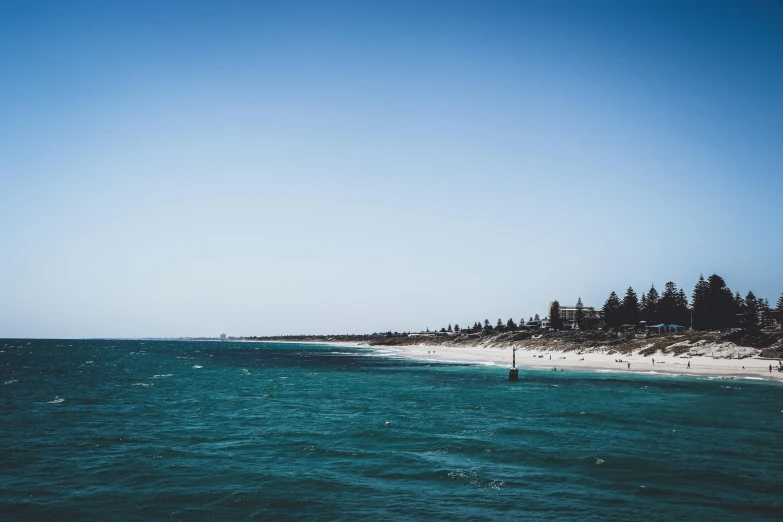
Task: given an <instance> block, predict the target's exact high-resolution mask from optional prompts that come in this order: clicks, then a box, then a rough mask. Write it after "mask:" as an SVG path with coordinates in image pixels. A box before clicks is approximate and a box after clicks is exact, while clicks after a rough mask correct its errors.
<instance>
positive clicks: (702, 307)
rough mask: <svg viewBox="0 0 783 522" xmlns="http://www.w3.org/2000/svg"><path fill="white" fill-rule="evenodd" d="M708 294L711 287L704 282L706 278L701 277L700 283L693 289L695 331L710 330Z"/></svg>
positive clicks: (692, 306)
mask: <svg viewBox="0 0 783 522" xmlns="http://www.w3.org/2000/svg"><path fill="white" fill-rule="evenodd" d="M708 293H709V285H708V284H707V281H705V280H704V276H703V275H700V276H699V281H698V282H697V283H696V286H695V287H694V288H693V296H692V301H691V310H692V312H693V329H694V330H706V329H708V328H709V310H708V309H707V301H708V296H707V294H708Z"/></svg>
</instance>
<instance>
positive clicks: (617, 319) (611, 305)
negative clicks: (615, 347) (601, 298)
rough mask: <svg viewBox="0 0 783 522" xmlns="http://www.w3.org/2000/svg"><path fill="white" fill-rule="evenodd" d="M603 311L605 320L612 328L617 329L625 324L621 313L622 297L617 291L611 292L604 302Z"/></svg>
mask: <svg viewBox="0 0 783 522" xmlns="http://www.w3.org/2000/svg"><path fill="white" fill-rule="evenodd" d="M601 311H602V312H603V316H604V322H605V323H606V325H607V326H609V327H610V328H613V329H615V330H617V328H619V327H620V325H621V324H623V322H622V317H621V315H620V298H619V297H617V294H616V293H615V292H612V293H611V294H609V298H608V299H607V300H606V302H605V303H604V306H603V308H601Z"/></svg>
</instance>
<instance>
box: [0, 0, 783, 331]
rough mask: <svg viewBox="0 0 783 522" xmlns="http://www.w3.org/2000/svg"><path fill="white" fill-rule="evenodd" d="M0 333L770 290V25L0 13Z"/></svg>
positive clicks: (778, 17) (776, 37)
mask: <svg viewBox="0 0 783 522" xmlns="http://www.w3.org/2000/svg"><path fill="white" fill-rule="evenodd" d="M0 195H2V205H1V206H0V223H2V227H0V336H5V337H10V336H34V337H82V336H87V337H93V336H95V337H97V336H180V335H217V334H219V333H221V332H226V333H228V334H232V335H252V334H283V333H316V332H329V333H346V332H372V331H376V330H384V331H385V330H389V329H392V330H418V329H423V328H425V327H430V328H434V327H440V326H445V325H446V324H447V323H449V322H451V323H459V324H462V325H465V324H472V323H473V322H474V321H476V320H483V319H485V318H489V319H490V321H492V322H495V321H496V320H497V318H498V317H502V318H503V320H507V319H508V318H509V317H513V318H514V319H515V320H518V319H519V318H520V317H522V316H525V317H527V316H530V315H533V314H535V313H541V314H545V313H546V307H547V305H548V302H549V301H550V300H552V299H559V300H560V301H561V302H562V303H564V304H565V303H573V302H575V301H576V299H577V297H578V296H581V297H582V299H583V300H584V301H585V304H588V305H596V306H600V305H601V304H602V303H603V301H604V300H605V299H606V296H607V295H608V293H609V292H610V291H611V290H617V291H618V292H621V291H623V290H624V289H625V288H626V287H627V286H628V285H633V286H634V288H635V289H636V290H637V291H642V290H646V289H648V288H649V286H650V284H651V283H655V284H656V286H657V287H658V288H659V289H662V288H663V285H664V283H665V282H666V281H668V280H670V279H671V280H674V281H675V282H676V283H678V284H680V285H682V286H684V287H685V288H686V291H687V293H688V294H689V295H690V294H691V292H692V288H693V285H694V283H695V282H696V280H697V279H698V276H699V274H700V273H704V274H705V275H708V274H710V273H712V272H717V273H719V274H721V275H723V276H724V277H725V278H726V280H727V282H728V284H729V286H730V287H731V288H732V290H739V291H740V292H742V293H743V295H744V294H745V293H746V292H747V291H748V290H753V291H754V292H755V293H756V294H757V295H759V294H760V295H761V296H763V297H768V298H769V299H770V300H771V301H773V303H774V301H775V300H777V297H778V296H779V295H780V293H781V291H783V269H782V267H783V228H782V227H783V225H782V224H783V218H782V217H781V215H782V211H783V203H781V202H783V6H782V5H781V4H780V3H779V2H777V1H774V0H769V1H763V0H755V1H751V0H749V1H742V2H741V1H737V2H721V1H714V2H703V1H699V2H663V1H652V2H644V1H627V2H584V1H572V2H549V1H547V2H544V1H541V2H529V3H527V2H509V3H498V2H445V1H444V2H432V3H426V4H423V3H421V2H410V3H406V2H393V3H381V2H356V3H342V2H313V3H306V2H289V1H286V2H246V3H244V2H172V1H167V2H157V1H156V2H141V1H133V2H127V3H119V2H94V3H83V2H59V1H58V2H51V3H45V2H29V1H24V2H9V1H8V0H5V1H3V2H0Z"/></svg>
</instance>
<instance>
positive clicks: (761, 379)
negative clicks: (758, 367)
mask: <svg viewBox="0 0 783 522" xmlns="http://www.w3.org/2000/svg"><path fill="white" fill-rule="evenodd" d="M743 379H747V380H749V381H763V380H764V378H763V377H743Z"/></svg>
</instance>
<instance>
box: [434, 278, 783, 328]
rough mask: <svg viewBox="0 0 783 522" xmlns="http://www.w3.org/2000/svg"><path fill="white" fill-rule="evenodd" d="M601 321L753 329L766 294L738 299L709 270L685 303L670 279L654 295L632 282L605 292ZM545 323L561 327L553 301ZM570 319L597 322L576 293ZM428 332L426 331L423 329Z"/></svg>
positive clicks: (782, 308)
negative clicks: (620, 291)
mask: <svg viewBox="0 0 783 522" xmlns="http://www.w3.org/2000/svg"><path fill="white" fill-rule="evenodd" d="M776 309H777V310H778V312H780V314H781V316H782V317H783V294H782V295H781V296H780V298H779V299H778V301H777V303H776ZM601 310H602V312H603V321H604V323H605V324H606V325H607V326H609V327H611V328H614V329H618V328H620V326H622V325H624V324H628V325H634V326H635V325H637V324H639V323H640V322H641V321H645V322H646V323H647V324H648V325H653V324H660V323H663V324H667V325H668V324H676V325H679V326H685V327H688V326H689V325H691V322H692V325H693V328H694V329H695V330H724V329H727V328H758V327H759V326H762V325H761V324H760V321H759V316H760V315H762V314H760V313H761V312H767V311H770V310H771V308H770V304H769V301H768V300H767V299H760V298H758V297H756V295H755V294H754V293H753V292H748V293H747V295H746V296H745V297H744V298H743V297H742V296H741V295H740V293H739V292H736V293H732V292H731V290H730V289H729V287H728V286H727V285H726V281H725V280H724V279H723V278H722V277H721V276H719V275H717V274H713V275H711V276H710V277H708V278H707V279H706V280H705V279H704V276H700V277H699V281H698V282H697V283H696V286H695V287H694V289H693V294H692V297H691V301H690V303H689V302H688V297H687V295H686V294H685V290H684V289H682V288H677V285H676V284H674V283H673V282H672V281H669V282H668V283H666V286H665V287H664V290H663V293H662V294H659V293H658V290H656V288H655V285H652V286H651V287H650V290H648V291H647V293H642V296H641V298H640V297H639V296H638V295H637V294H636V292H635V291H634V289H633V288H632V287H629V288H628V290H626V292H625V295H624V296H623V298H622V299H620V297H619V296H618V295H617V293H616V292H612V293H611V294H609V298H608V299H607V300H606V302H605V303H604V306H603V307H602V309H601ZM549 319H550V327H551V328H552V329H553V330H560V329H562V328H563V320H562V318H561V317H560V303H559V302H558V301H553V302H552V303H551V304H550V308H549ZM533 321H540V318H539V316H538V314H536V316H535V319H534V318H533V317H531V318H530V319H529V322H533ZM574 321H575V322H576V323H577V325H578V326H579V328H580V329H583V328H585V327H590V326H591V325H592V324H595V322H596V321H597V319H596V318H590V317H587V315H586V314H585V311H584V306H583V305H582V298H581V297H580V298H579V300H578V301H577V303H576V313H575V316H574ZM524 324H525V318H524V317H523V318H522V319H520V321H519V325H517V323H515V322H514V320H513V319H509V320H508V321H506V322H505V323H504V322H503V321H502V320H501V319H498V322H497V324H496V325H495V326H492V325H491V324H490V322H489V320H488V319H485V320H484V321H483V323H482V322H481V321H476V322H475V323H473V326H472V327H469V328H463V329H460V327H459V325H454V327H453V328H452V326H451V325H449V326H448V328H441V330H440V331H441V332H474V333H475V332H482V331H484V332H490V331H498V332H507V331H514V330H517V329H519V327H521V326H523V325H524ZM427 331H429V330H427Z"/></svg>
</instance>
